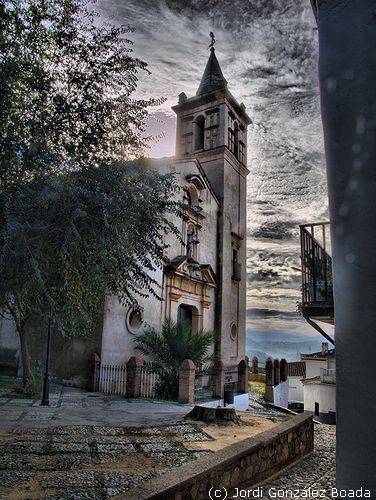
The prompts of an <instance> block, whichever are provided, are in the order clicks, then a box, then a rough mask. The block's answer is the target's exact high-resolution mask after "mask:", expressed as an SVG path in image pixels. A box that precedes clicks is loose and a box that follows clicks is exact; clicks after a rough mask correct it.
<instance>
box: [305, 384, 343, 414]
mask: <svg viewBox="0 0 376 500" xmlns="http://www.w3.org/2000/svg"><path fill="white" fill-rule="evenodd" d="M315 402H317V403H319V405H320V407H319V409H320V413H328V412H335V411H336V386H335V385H334V384H323V383H320V381H318V382H317V383H314V382H310V383H306V384H304V410H307V411H315Z"/></svg>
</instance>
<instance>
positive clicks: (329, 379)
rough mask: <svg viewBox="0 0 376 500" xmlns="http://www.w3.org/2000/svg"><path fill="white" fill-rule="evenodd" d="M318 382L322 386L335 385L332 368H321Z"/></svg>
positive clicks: (334, 372) (334, 375) (334, 374)
mask: <svg viewBox="0 0 376 500" xmlns="http://www.w3.org/2000/svg"><path fill="white" fill-rule="evenodd" d="M320 380H321V382H323V383H324V384H335V383H336V371H335V369H334V368H321V369H320Z"/></svg>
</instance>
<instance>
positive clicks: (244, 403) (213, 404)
mask: <svg viewBox="0 0 376 500" xmlns="http://www.w3.org/2000/svg"><path fill="white" fill-rule="evenodd" d="M196 404H198V405H199V406H207V407H209V408H217V406H226V407H227V408H235V410H238V411H246V410H248V408H249V394H248V393H244V394H235V395H234V402H233V404H226V405H225V403H224V400H223V399H214V400H213V401H203V402H202V403H196Z"/></svg>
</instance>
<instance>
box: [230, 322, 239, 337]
mask: <svg viewBox="0 0 376 500" xmlns="http://www.w3.org/2000/svg"><path fill="white" fill-rule="evenodd" d="M237 336H238V329H237V326H236V325H235V323H233V324H232V325H231V330H230V338H231V340H233V341H235V340H236V337H237Z"/></svg>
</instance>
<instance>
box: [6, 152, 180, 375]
mask: <svg viewBox="0 0 376 500" xmlns="http://www.w3.org/2000/svg"><path fill="white" fill-rule="evenodd" d="M175 189H176V186H175V182H174V179H173V177H171V176H160V175H158V174H157V173H156V172H155V171H153V170H151V169H148V167H147V164H145V162H137V163H136V164H132V165H122V164H118V165H116V164H113V165H110V166H107V165H106V166H103V167H96V168H93V169H86V170H82V171H78V172H70V173H67V174H63V175H61V174H57V175H52V174H49V175H48V176H46V178H42V177H40V176H38V177H35V178H34V179H33V180H31V181H27V182H26V181H25V182H24V183H23V184H19V187H18V189H17V190H16V189H14V190H13V196H12V198H11V199H8V200H7V203H6V205H5V209H4V221H3V224H2V225H1V226H0V307H1V308H2V309H3V311H5V312H6V313H7V314H9V315H11V316H12V318H13V319H14V321H15V324H16V327H17V330H18V333H19V335H20V341H21V347H22V349H21V351H22V361H23V367H24V381H25V383H26V382H27V379H28V376H29V360H28V352H27V332H28V329H27V326H28V322H29V320H30V319H31V318H32V316H33V315H35V314H39V315H50V316H51V317H52V318H53V319H54V322H55V324H56V325H57V326H58V328H59V330H60V331H61V332H63V333H64V334H65V335H76V334H78V335H85V334H88V333H89V332H90V331H91V329H92V327H93V325H94V323H95V321H96V319H97V317H98V312H99V311H100V310H101V307H102V302H103V299H104V297H105V295H106V293H107V294H112V295H116V296H117V297H118V298H119V300H120V301H122V302H123V303H125V304H129V305H132V306H133V307H135V308H137V296H138V295H143V296H147V295H149V294H153V295H156V296H158V289H157V288H156V282H155V280H154V278H153V274H152V273H151V272H150V271H153V270H154V269H155V268H157V267H161V266H162V265H163V264H164V250H165V248H166V245H165V243H164V241H163V235H164V233H165V232H167V231H171V232H174V233H176V232H177V231H176V229H175V227H174V226H173V225H172V223H171V220H170V218H169V215H170V214H171V213H174V212H176V213H177V212H178V210H179V206H178V205H177V204H176V202H175V201H173V195H174V192H175Z"/></svg>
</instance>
